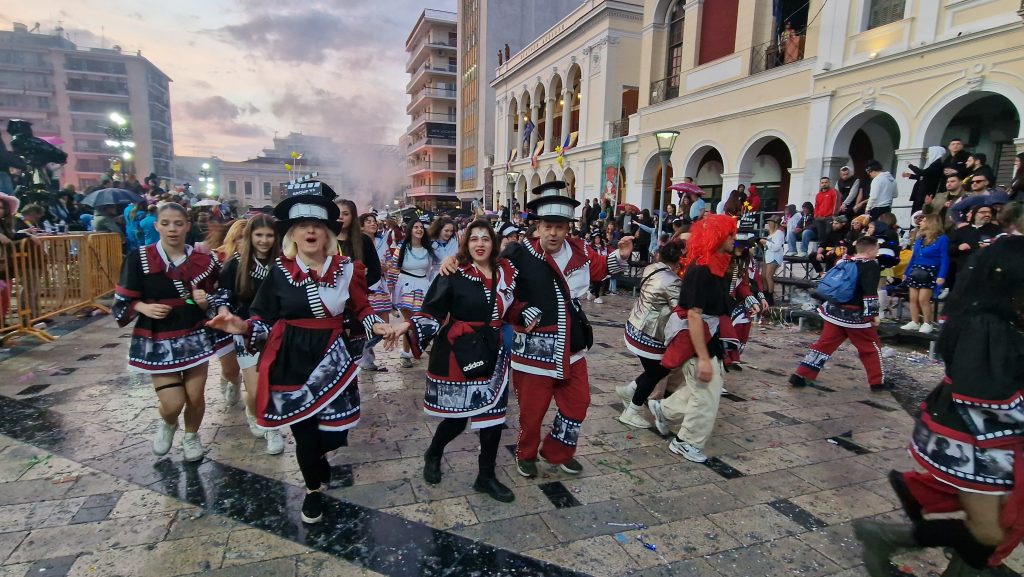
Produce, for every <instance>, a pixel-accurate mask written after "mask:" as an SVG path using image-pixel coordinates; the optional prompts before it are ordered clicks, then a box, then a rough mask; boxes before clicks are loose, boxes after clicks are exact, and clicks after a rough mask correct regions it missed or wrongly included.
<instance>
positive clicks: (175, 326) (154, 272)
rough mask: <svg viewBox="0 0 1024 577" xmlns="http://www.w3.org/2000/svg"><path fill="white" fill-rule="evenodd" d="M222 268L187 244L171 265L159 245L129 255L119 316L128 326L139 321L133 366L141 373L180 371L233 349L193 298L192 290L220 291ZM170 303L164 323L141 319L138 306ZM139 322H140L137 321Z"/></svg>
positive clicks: (132, 348) (119, 293)
mask: <svg viewBox="0 0 1024 577" xmlns="http://www.w3.org/2000/svg"><path fill="white" fill-rule="evenodd" d="M219 274H220V264H219V263H218V262H217V258H216V257H214V256H213V255H212V254H207V253H201V252H198V251H196V250H194V249H193V248H192V247H191V246H188V245H186V246H185V256H184V257H183V258H182V259H181V260H179V261H178V262H176V263H172V262H171V261H170V259H169V258H168V257H167V253H166V252H164V249H163V246H162V245H161V243H160V242H157V243H156V244H151V245H148V246H144V247H141V248H139V249H137V250H133V251H131V252H129V253H128V256H127V258H126V259H125V261H124V265H123V266H122V268H121V278H120V280H119V281H118V284H117V288H116V290H115V294H114V308H113V313H114V318H115V319H116V320H117V323H118V325H120V326H122V327H123V326H127V325H128V324H129V323H130V322H132V321H133V320H135V328H134V329H132V339H131V345H130V347H129V351H128V365H129V367H130V369H131V370H132V371H134V372H139V373H150V374H160V373H176V372H181V371H184V370H186V369H190V368H192V367H195V366H198V365H201V364H203V363H206V362H209V360H210V358H211V357H212V356H214V355H215V354H223V353H226V352H230V351H231V350H232V339H231V336H230V335H226V334H224V333H221V332H219V331H214V330H212V329H210V328H207V327H206V312H205V311H204V310H203V309H201V308H199V307H198V306H197V305H196V304H195V302H193V300H192V290H193V289H201V290H204V291H206V292H207V293H210V294H213V293H215V292H216V289H215V287H216V284H217V279H218V276H219ZM140 302H141V303H149V304H154V303H155V304H163V305H169V306H170V307H171V311H170V312H169V313H168V314H167V316H166V317H164V318H162V319H152V318H150V317H147V316H145V315H140V314H138V313H137V312H136V310H135V304H136V303H140ZM136 319H137V320H136Z"/></svg>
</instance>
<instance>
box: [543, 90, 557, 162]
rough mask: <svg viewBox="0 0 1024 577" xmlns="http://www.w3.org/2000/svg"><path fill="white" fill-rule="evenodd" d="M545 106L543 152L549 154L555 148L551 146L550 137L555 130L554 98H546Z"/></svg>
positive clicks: (555, 100)
mask: <svg viewBox="0 0 1024 577" xmlns="http://www.w3.org/2000/svg"><path fill="white" fill-rule="evenodd" d="M546 102H547V106H546V107H545V108H544V152H551V151H552V150H554V149H555V146H554V145H553V144H551V136H552V134H554V130H555V103H556V102H557V99H556V98H555V97H554V96H548V99H547V101H546Z"/></svg>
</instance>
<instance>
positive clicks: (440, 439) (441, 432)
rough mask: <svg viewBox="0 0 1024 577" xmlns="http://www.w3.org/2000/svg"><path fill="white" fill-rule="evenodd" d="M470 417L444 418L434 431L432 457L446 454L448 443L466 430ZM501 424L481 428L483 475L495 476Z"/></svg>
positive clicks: (431, 443) (431, 446)
mask: <svg viewBox="0 0 1024 577" xmlns="http://www.w3.org/2000/svg"><path fill="white" fill-rule="evenodd" d="M468 422H469V419H468V418H465V417H463V418H461V419H442V420H441V424H439V425H438V426H437V431H435V432H434V438H433V439H432V440H431V441H430V447H428V448H427V454H428V455H430V456H432V457H440V456H441V455H443V454H444V448H445V446H447V445H448V443H450V442H452V440H453V439H455V437H458V436H459V435H460V434H461V433H462V431H465V430H466V424H467V423H468ZM501 429H502V428H501V426H493V427H487V428H485V429H480V457H479V458H478V459H477V463H478V464H479V467H480V474H481V475H490V476H492V477H493V476H494V467H495V464H496V463H497V460H498V445H499V444H501Z"/></svg>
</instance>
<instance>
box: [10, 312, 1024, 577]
mask: <svg viewBox="0 0 1024 577" xmlns="http://www.w3.org/2000/svg"><path fill="white" fill-rule="evenodd" d="M605 301H606V302H605V304H604V305H593V304H590V303H588V304H587V305H586V306H587V307H588V314H590V315H591V317H592V319H593V320H594V321H595V325H596V327H595V333H596V334H595V340H596V341H597V343H598V344H597V346H595V348H594V350H593V351H592V353H591V355H590V356H589V358H588V362H589V365H590V374H591V392H592V407H591V409H590V412H589V414H588V417H587V420H586V421H585V422H584V425H583V433H582V435H581V442H580V446H579V452H578V455H579V460H580V462H581V463H582V464H583V466H584V467H585V469H584V472H583V473H582V474H581V475H579V476H575V477H574V476H570V475H567V474H565V473H562V472H560V471H557V470H555V469H553V468H548V467H546V466H542V471H541V473H542V474H541V475H540V477H539V478H537V479H524V478H523V477H521V476H519V475H518V474H517V473H516V472H515V465H514V457H513V454H512V449H513V448H514V443H515V439H516V434H517V430H516V428H517V418H516V414H517V410H516V404H515V401H514V400H513V401H512V402H511V403H510V404H511V407H510V409H511V410H510V418H509V430H507V431H505V433H504V436H503V444H504V446H505V448H503V449H501V451H500V452H499V460H498V464H499V471H498V473H499V476H500V478H501V480H502V481H503V482H504V483H506V484H507V485H509V486H510V487H512V489H513V491H514V492H515V493H516V498H517V499H516V502H515V503H512V504H503V503H498V502H496V501H493V500H492V499H490V498H489V497H487V496H485V495H482V494H478V493H476V492H475V491H473V489H472V487H471V484H472V481H473V478H474V476H475V473H476V455H477V440H476V437H475V435H471V434H469V433H464V434H463V435H462V436H461V437H459V438H458V439H456V440H455V441H454V442H453V443H452V444H451V445H450V446H449V448H448V450H447V453H446V455H445V462H444V467H443V470H444V480H443V481H442V483H441V484H440V485H436V486H432V485H428V484H426V483H425V482H424V481H423V480H422V478H421V476H420V473H421V469H422V457H421V455H422V453H423V451H424V450H425V448H426V446H427V445H428V444H429V440H430V436H431V435H432V433H433V430H434V427H435V425H436V422H435V421H434V420H433V419H431V418H429V417H427V416H425V415H423V413H422V409H421V400H422V393H423V378H422V371H423V368H424V366H425V361H420V362H418V363H417V365H416V367H414V368H412V369H399V368H398V363H397V356H396V355H395V354H394V353H389V354H383V355H380V360H381V361H383V364H385V365H386V366H388V367H390V371H389V372H387V373H376V374H374V373H363V376H361V378H360V388H361V391H362V394H363V419H362V421H361V422H360V425H359V427H358V428H357V429H355V430H354V431H353V432H352V434H351V439H350V440H351V446H350V447H348V448H343V449H340V450H338V451H336V452H335V453H334V454H333V455H332V458H331V461H332V465H333V467H332V469H333V481H332V489H331V490H330V492H329V494H330V496H331V499H330V503H329V511H328V513H327V520H326V522H325V523H323V524H321V525H319V526H313V527H309V526H304V525H303V524H302V523H301V522H300V521H299V519H298V510H297V508H298V504H299V503H300V502H301V495H302V488H301V485H302V483H301V477H300V475H299V472H298V466H297V464H296V463H295V460H294V455H293V451H294V445H293V444H292V442H291V439H290V437H288V435H287V434H286V441H287V448H286V451H285V454H283V455H279V456H268V455H265V454H263V452H262V445H263V441H262V440H259V439H254V438H253V437H251V436H250V435H249V432H248V428H247V427H246V424H245V417H244V413H243V410H242V407H241V404H239V405H238V406H236V407H234V408H231V409H227V408H226V407H225V406H224V402H223V400H222V398H221V396H220V392H219V388H218V386H217V382H218V374H219V367H218V366H217V365H216V364H214V365H212V366H211V371H210V373H211V375H210V379H209V381H208V391H207V413H206V420H205V421H204V425H203V428H202V430H201V436H202V439H203V443H204V445H205V447H206V449H207V454H206V459H205V460H204V461H203V462H202V463H200V464H198V465H196V464H185V463H183V462H182V460H181V451H180V448H179V447H178V446H177V444H176V446H175V447H174V448H173V449H172V451H171V453H170V454H169V455H168V456H167V457H164V458H159V457H156V456H154V455H153V454H152V452H151V450H150V435H151V432H152V431H153V428H154V426H155V424H156V421H157V418H158V417H157V414H156V410H155V395H154V394H153V392H152V387H151V385H150V384H148V382H145V381H143V380H140V379H139V378H137V377H134V376H132V375H130V374H129V373H128V372H127V368H126V362H125V355H126V353H127V344H128V338H127V331H126V330H124V329H119V328H117V327H116V325H115V324H114V323H113V321H112V320H111V319H110V318H107V317H101V318H98V319H95V320H94V321H93V322H89V323H80V324H79V325H77V326H74V327H73V328H74V329H75V330H73V331H71V332H68V333H66V334H64V335H63V336H61V338H60V339H59V340H58V341H57V342H54V343H51V344H46V345H39V346H34V347H29V346H24V345H23V346H19V347H18V348H17V349H16V351H14V352H15V353H16V354H10V353H9V354H8V355H7V356H6V357H2V362H0V577H24V576H27V575H32V576H36V575H44V576H46V577H54V576H62V575H75V576H115V575H116V576H120V577H129V576H136V575H137V576H140V577H141V576H145V577H151V576H177V575H199V574H201V575H211V576H216V577H226V576H239V577H241V576H250V577H256V576H267V577H272V576H273V577H277V576H292V575H295V576H300V575H301V576H305V575H318V576H324V577H335V576H345V577H347V576H350V575H352V576H354V575H378V574H379V575H389V576H413V575H428V576H435V575H436V576H440V575H452V576H464V575H466V576H469V575H480V576H485V575H509V576H512V575H549V576H561V575H595V576H605V575H608V576H612V575H616V576H617V575H636V576H642V577H653V576H668V575H696V576H701V577H704V576H724V577H732V576H736V577H739V576H755V575H773V576H774V575H783V574H799V575H821V576H824V575H835V576H841V577H850V576H855V575H866V573H865V572H864V571H863V568H862V567H860V561H859V552H860V548H859V545H858V544H857V542H856V541H854V540H853V539H852V532H851V529H850V523H849V522H850V521H851V520H852V519H854V518H857V517H878V518H883V519H894V520H898V519H901V518H902V514H901V513H899V512H898V511H897V502H896V499H895V497H894V496H893V495H892V493H891V491H890V490H889V487H888V484H887V482H886V481H885V474H886V472H887V471H888V470H889V469H890V468H908V467H910V466H911V462H910V458H909V457H908V456H907V454H906V451H905V449H904V447H905V445H906V442H907V440H908V438H909V434H910V430H911V426H912V420H911V417H910V416H909V415H908V414H907V412H906V411H905V410H904V409H903V408H902V407H901V406H900V404H899V403H897V401H896V400H895V399H894V398H893V396H892V395H891V394H889V393H883V394H879V393H870V392H869V391H868V390H867V387H866V385H865V384H864V382H863V381H864V377H863V372H862V371H861V369H860V366H859V363H858V361H857V358H856V355H855V352H854V351H853V349H852V348H850V347H849V346H845V347H843V348H842V349H840V351H839V352H838V353H837V355H836V356H835V357H834V358H833V360H832V362H831V364H830V366H829V368H827V369H826V371H825V372H824V373H823V374H822V376H821V377H820V378H819V383H818V385H819V386H818V387H817V388H808V389H804V390H792V389H791V388H790V387H789V386H788V385H787V384H786V378H787V377H788V375H789V373H790V371H791V370H792V369H793V368H794V367H795V366H796V363H797V362H798V360H799V358H801V357H802V356H803V354H804V350H805V349H804V347H805V346H806V345H807V344H809V343H810V342H811V341H812V340H813V338H814V333H811V332H804V333H800V332H796V331H795V330H794V329H793V328H791V327H786V326H777V325H776V326H769V327H766V328H765V329H764V330H755V331H754V336H753V338H752V342H751V345H750V346H749V347H748V350H747V352H746V354H745V355H744V358H745V360H746V361H747V362H748V363H749V364H748V366H747V368H746V369H745V370H743V371H742V372H732V373H729V374H728V375H727V377H726V386H727V388H728V390H729V391H730V394H729V395H728V396H726V397H725V398H724V399H723V401H722V405H721V410H720V415H719V420H718V424H717V426H716V430H715V435H714V437H713V438H712V440H711V442H710V444H709V446H708V447H707V448H706V452H707V453H708V454H709V455H711V456H712V457H713V458H712V459H711V460H710V461H709V463H708V464H707V465H697V464H694V463H690V462H689V461H685V460H683V459H682V458H681V457H679V456H676V455H674V454H672V453H670V452H669V451H668V449H667V444H668V441H667V440H666V439H662V438H661V437H660V436H658V435H657V434H656V433H655V432H653V431H642V430H636V429H631V428H629V427H627V426H625V425H623V424H621V423H619V422H618V421H617V420H616V417H617V416H618V415H619V413H620V412H621V410H622V406H621V401H620V400H619V399H618V397H617V396H616V394H615V392H614V388H615V386H616V385H619V384H622V383H623V382H626V381H629V380H631V379H632V378H633V377H635V376H636V375H637V374H638V373H639V372H640V366H639V363H638V362H637V360H636V359H635V358H634V357H633V356H632V355H630V354H628V353H627V352H626V351H625V347H624V346H623V344H622V331H621V328H618V327H621V323H622V322H623V319H624V318H625V316H626V314H627V312H628V307H629V305H630V304H631V300H630V299H628V298H626V297H614V296H613V297H607V298H606V299H605ZM884 363H885V365H886V368H887V369H888V370H890V371H891V372H892V373H893V374H896V375H898V376H899V378H900V379H901V383H902V384H901V391H900V392H899V393H900V395H902V396H904V397H914V398H916V397H915V395H919V394H920V391H922V390H927V389H928V388H930V387H931V383H934V382H936V380H937V377H938V375H941V367H940V366H938V365H935V364H934V363H931V362H928V361H927V359H926V358H923V356H922V355H920V354H918V353H915V352H913V351H911V350H909V349H906V350H904V349H898V350H896V351H895V356H893V357H892V358H887V359H885V361H884ZM552 414H553V412H552ZM176 440H180V433H179V435H178V439H176ZM899 561H900V563H901V564H902V565H903V567H902V569H903V570H904V571H905V573H904V574H913V575H917V576H925V575H938V574H939V573H941V571H942V569H943V568H944V566H945V559H944V558H943V556H942V554H941V552H938V551H932V552H928V553H924V554H912V555H906V556H904V557H901V558H900V559H899ZM1007 565H1008V568H1007V571H1006V572H1005V573H1003V574H1005V575H1014V574H1016V572H1015V570H1021V569H1022V568H1024V557H1022V556H1020V555H1019V553H1018V554H1015V555H1013V556H1011V558H1010V559H1009V561H1008V563H1007Z"/></svg>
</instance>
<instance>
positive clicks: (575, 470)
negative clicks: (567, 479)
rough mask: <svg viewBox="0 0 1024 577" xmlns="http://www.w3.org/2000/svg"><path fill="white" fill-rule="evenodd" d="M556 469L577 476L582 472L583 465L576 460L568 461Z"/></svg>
mask: <svg viewBox="0 0 1024 577" xmlns="http://www.w3.org/2000/svg"><path fill="white" fill-rule="evenodd" d="M558 467H559V468H560V469H562V470H563V471H565V472H566V473H569V474H570V475H579V474H580V473H582V472H583V465H581V464H580V462H579V461H577V460H576V459H569V460H568V461H566V462H564V463H562V464H561V465H559V466H558Z"/></svg>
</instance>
